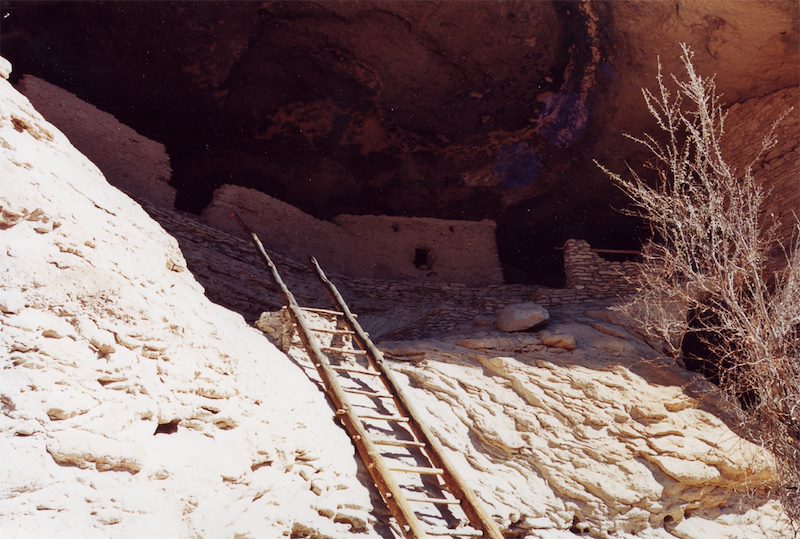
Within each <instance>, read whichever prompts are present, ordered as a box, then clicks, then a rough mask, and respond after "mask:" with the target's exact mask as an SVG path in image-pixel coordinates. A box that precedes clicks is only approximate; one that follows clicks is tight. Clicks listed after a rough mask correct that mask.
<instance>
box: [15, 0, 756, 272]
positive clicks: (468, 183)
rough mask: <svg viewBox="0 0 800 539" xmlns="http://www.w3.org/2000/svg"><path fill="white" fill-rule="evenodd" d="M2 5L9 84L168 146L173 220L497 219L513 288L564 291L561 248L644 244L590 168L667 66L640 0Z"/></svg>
mask: <svg viewBox="0 0 800 539" xmlns="http://www.w3.org/2000/svg"><path fill="white" fill-rule="evenodd" d="M626 9H627V10H629V12H625V10H626ZM630 10H633V11H630ZM2 12H3V18H2V22H0V24H2V26H0V52H2V54H3V55H4V56H5V57H7V58H9V59H10V60H11V61H12V63H13V64H14V73H13V77H14V79H12V82H13V80H18V79H19V77H21V76H23V75H26V74H31V75H35V76H37V77H40V78H42V79H45V80H46V81H48V82H51V83H53V84H56V85H58V86H60V87H62V88H64V89H66V90H68V91H70V92H73V93H74V94H76V95H77V96H79V97H80V98H82V99H84V100H86V101H88V102H90V103H92V104H94V105H95V106H97V107H98V108H100V109H102V110H104V111H107V112H109V113H111V114H113V115H114V116H116V117H117V118H118V119H119V120H120V121H122V122H123V123H125V124H127V125H130V126H131V127H133V128H134V129H136V130H137V131H138V132H140V133H142V134H143V135H145V136H147V137H150V138H152V139H154V140H157V141H159V142H161V143H163V144H164V145H165V146H166V148H167V151H168V153H169V155H170V159H171V165H172V169H173V176H172V180H171V183H172V185H173V186H174V187H176V188H177V199H176V206H177V207H178V209H182V210H186V211H192V212H199V211H201V210H202V209H203V207H205V206H206V205H207V204H208V202H209V201H210V199H211V196H212V193H213V191H214V189H215V188H217V187H219V186H220V185H222V184H225V183H233V184H238V185H242V186H246V187H252V188H256V189H258V190H261V191H263V192H265V193H267V194H269V195H272V196H274V197H277V198H279V199H281V200H284V201H286V202H288V203H290V204H292V205H295V206H296V207H298V208H300V209H302V210H303V211H306V212H308V213H310V214H312V215H314V216H316V217H319V218H325V219H328V218H331V217H333V216H335V215H337V214H342V213H350V214H385V215H400V216H420V217H439V218H447V219H468V220H472V219H493V220H495V221H496V222H497V244H498V251H499V255H500V259H501V263H502V265H503V268H504V273H505V278H506V280H507V281H508V282H523V283H538V284H545V285H551V286H560V285H562V284H563V278H564V277H563V270H562V267H563V265H562V259H561V254H560V252H559V251H558V250H557V248H558V247H560V246H561V245H562V244H563V242H564V241H565V240H567V239H569V238H582V239H586V240H588V241H589V243H590V244H592V246H594V247H598V248H615V249H636V248H638V247H639V246H640V245H641V241H642V237H643V236H644V234H645V232H646V230H645V228H644V227H643V226H642V223H640V222H639V221H637V220H635V219H633V218H631V217H628V216H626V215H623V214H622V213H621V212H620V209H621V208H623V207H624V206H625V205H626V201H625V199H624V198H623V196H622V195H621V193H620V192H618V190H617V189H616V188H615V187H614V186H613V185H612V184H611V182H610V181H609V180H608V179H607V178H606V177H605V176H604V175H603V174H602V172H601V171H599V170H598V168H597V167H596V166H595V165H594V163H593V159H598V160H599V161H601V162H603V163H605V164H608V165H609V166H611V167H612V168H616V169H621V168H622V166H623V162H624V161H628V162H631V163H634V164H635V163H637V162H641V155H640V154H638V153H637V150H635V149H633V147H632V146H631V145H630V144H629V143H628V142H626V141H625V140H624V139H622V138H621V136H620V134H621V133H622V132H632V133H637V134H638V133H639V132H640V129H641V128H642V127H643V126H647V122H646V120H643V118H646V111H644V110H643V109H644V106H643V104H642V103H641V100H640V96H639V94H638V87H637V85H638V82H639V81H640V80H647V78H648V77H651V76H652V74H653V69H652V65H654V57H653V58H649V57H648V58H646V60H647V62H648V63H649V64H650V65H649V66H648V67H647V68H642V67H641V65H640V63H641V59H636V58H633V56H632V55H633V53H632V52H631V51H630V50H629V49H630V44H629V43H627V42H624V39H626V38H630V36H626V35H624V34H623V28H622V27H623V26H624V25H623V24H622V21H624V20H625V19H624V17H633V16H637V17H651V16H658V14H653V15H645V14H642V13H640V12H639V11H636V4H635V3H629V2H620V3H616V4H613V5H611V4H606V3H594V2H590V3H577V2H569V1H567V2H559V1H555V2H544V1H543V2H504V3H497V2H493V1H483V0H480V1H476V2H445V3H422V2H390V1H378V2H321V3H319V2H260V3H256V2H202V3H200V2H38V1H26V2H17V1H12V2H9V1H5V2H3V3H2ZM662 15H663V14H662ZM476 29H480V32H477V31H476ZM662 37H663V36H661V37H659V36H655V37H654V39H656V38H659V39H660V38H662ZM668 44H669V42H667V43H666V44H663V43H662V45H660V48H656V49H655V50H656V51H658V52H660V51H661V49H665V48H666V47H667V45H668ZM649 46H650V47H651V49H652V48H654V47H655V46H654V45H652V44H650V45H649ZM637 61H639V62H640V63H637ZM632 74H635V75H636V76H633V75H632ZM650 80H652V79H650ZM633 90H636V91H633ZM737 91H739V90H737V89H734V91H732V93H733V95H734V97H735V96H736V95H737V93H736V92H737ZM745 91H746V90H741V91H739V93H740V94H742V93H743V92H745ZM626 92H627V93H626ZM620 96H622V97H620ZM625 96H629V97H630V99H626V100H623V98H624V97H625Z"/></svg>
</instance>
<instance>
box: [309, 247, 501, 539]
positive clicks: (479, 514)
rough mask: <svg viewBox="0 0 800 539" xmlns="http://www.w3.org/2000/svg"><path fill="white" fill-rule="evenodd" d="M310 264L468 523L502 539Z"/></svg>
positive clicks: (329, 284) (338, 296) (394, 379)
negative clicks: (440, 471) (458, 503)
mask: <svg viewBox="0 0 800 539" xmlns="http://www.w3.org/2000/svg"><path fill="white" fill-rule="evenodd" d="M311 265H312V266H313V267H314V270H315V271H316V272H317V277H319V279H320V281H322V283H323V284H324V285H325V289H326V290H327V292H328V294H329V295H330V297H331V299H332V300H333V301H334V303H335V304H336V305H337V307H338V308H339V310H340V311H341V312H342V313H344V317H345V319H346V320H347V322H348V323H349V324H350V326H351V327H352V328H353V331H355V335H353V338H355V339H356V341H357V342H358V344H359V345H360V346H361V347H362V348H363V349H364V350H366V351H367V353H368V354H369V356H370V358H371V359H372V361H373V363H374V365H375V367H376V368H377V369H378V370H380V372H381V373H382V374H383V375H384V376H385V377H386V380H388V382H389V384H390V386H391V387H389V388H388V389H389V390H390V391H391V392H392V393H393V394H394V395H395V401H396V403H397V405H398V408H399V409H400V411H401V412H402V413H405V415H407V416H408V417H410V418H411V419H412V422H411V423H410V424H409V426H410V427H411V428H412V430H414V434H415V435H416V436H417V438H418V439H419V440H420V441H421V442H423V443H425V444H426V445H427V446H428V447H429V448H430V450H431V451H430V453H429V455H428V456H429V458H430V460H431V463H432V464H433V465H434V466H436V467H438V468H442V469H443V470H445V474H444V475H443V476H442V478H443V479H444V481H445V483H446V484H447V486H448V488H449V490H450V492H452V493H453V495H455V497H456V498H458V499H459V500H461V501H462V504H461V507H462V508H463V509H464V513H465V514H466V515H467V518H468V519H469V522H470V524H471V525H472V526H473V527H474V528H476V529H479V530H483V531H484V532H485V533H486V537H487V538H488V539H503V535H502V534H501V533H500V530H499V529H498V527H497V524H495V522H494V521H493V520H492V519H491V518H489V516H488V515H487V514H486V513H485V511H484V510H483V508H482V507H481V505H480V502H479V501H478V498H477V496H475V493H474V492H473V491H472V489H470V488H469V486H468V485H467V484H466V483H465V482H464V481H463V479H461V476H460V475H459V474H458V472H457V471H456V469H455V467H454V466H453V464H452V463H451V462H450V460H449V459H448V458H447V457H446V456H445V453H444V449H443V448H442V446H441V444H440V443H439V440H437V439H436V437H434V436H433V433H432V432H431V431H430V430H429V429H428V427H427V426H425V422H424V421H423V418H422V415H421V414H420V413H419V410H418V409H417V407H416V406H415V405H414V403H413V402H412V401H411V399H410V398H409V397H408V395H407V394H406V393H405V391H404V390H403V388H402V386H401V385H400V383H399V380H398V379H397V376H396V375H395V374H394V373H393V372H392V371H391V370H390V369H389V368H388V366H387V365H386V363H385V361H384V359H383V354H382V353H381V351H380V350H378V348H377V347H376V346H375V345H374V344H373V342H372V340H371V339H370V338H369V335H367V333H366V332H365V331H364V329H363V328H362V327H361V325H360V324H359V323H358V320H356V318H355V317H354V316H353V313H352V312H350V309H349V308H348V306H347V303H345V301H344V298H343V297H342V295H341V294H340V293H339V291H338V290H337V289H336V286H334V284H333V283H332V282H331V281H330V280H329V279H328V278H327V277H326V276H325V273H324V272H323V271H322V268H321V267H320V266H319V264H318V263H317V260H316V259H315V258H314V257H312V258H311Z"/></svg>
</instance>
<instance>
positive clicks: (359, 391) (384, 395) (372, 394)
mask: <svg viewBox="0 0 800 539" xmlns="http://www.w3.org/2000/svg"><path fill="white" fill-rule="evenodd" d="M342 391H344V392H345V393H353V394H354V395H366V396H367V397H375V398H377V399H393V398H394V395H392V394H391V393H381V392H380V391H367V390H366V389H342Z"/></svg>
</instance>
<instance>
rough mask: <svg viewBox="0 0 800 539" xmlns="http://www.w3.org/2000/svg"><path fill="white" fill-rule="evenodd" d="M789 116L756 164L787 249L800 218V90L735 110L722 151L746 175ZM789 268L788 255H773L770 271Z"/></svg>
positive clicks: (768, 206)
mask: <svg viewBox="0 0 800 539" xmlns="http://www.w3.org/2000/svg"><path fill="white" fill-rule="evenodd" d="M792 107H794V108H793V110H791V112H788V111H789V109H791V108H792ZM787 112H788V114H787V115H786V117H785V118H784V119H783V121H782V122H781V123H780V124H779V125H778V126H777V129H776V131H775V135H776V136H777V139H778V142H777V145H776V146H775V148H773V149H772V150H771V151H770V152H769V153H767V154H766V155H765V156H764V157H763V159H761V160H760V161H759V162H758V163H756V164H755V166H754V169H753V175H754V176H755V178H756V180H758V181H759V182H760V184H761V185H762V186H763V187H764V188H765V189H767V191H768V194H767V197H766V201H765V206H766V211H767V215H768V216H769V217H770V218H771V217H772V216H774V217H775V218H776V219H777V220H778V222H779V228H778V235H779V237H780V238H781V240H782V241H783V242H784V244H785V245H787V246H788V244H789V243H790V240H791V238H792V236H793V234H795V223H796V222H797V221H796V216H800V88H798V87H797V86H794V87H791V88H786V89H784V90H779V91H777V92H774V93H771V94H768V95H766V96H762V97H754V98H752V99H748V100H747V101H745V102H743V103H737V104H735V105H733V106H732V107H731V108H730V109H729V111H728V118H727V120H726V122H725V136H724V137H723V151H724V152H725V156H726V157H727V158H728V160H729V162H730V164H731V165H732V166H734V167H735V168H736V169H738V170H739V171H740V172H741V171H743V170H744V168H745V167H746V166H747V165H748V164H750V162H751V161H752V160H753V159H754V158H755V156H756V155H758V152H759V151H760V149H761V140H762V138H763V136H764V135H765V134H766V133H767V131H768V130H769V128H770V126H771V125H772V123H773V122H775V121H776V120H777V119H778V118H779V117H780V116H781V115H782V114H785V113H787ZM784 263H785V258H784V256H783V251H782V250H781V249H780V247H777V248H776V249H775V251H774V252H772V253H771V256H770V269H773V270H775V269H778V268H779V267H781V266H783V265H784Z"/></svg>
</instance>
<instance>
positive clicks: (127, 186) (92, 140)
mask: <svg viewBox="0 0 800 539" xmlns="http://www.w3.org/2000/svg"><path fill="white" fill-rule="evenodd" d="M17 90H18V91H19V92H20V93H22V94H23V95H24V96H25V97H27V98H28V100H29V101H30V102H31V104H33V106H34V107H36V110H38V111H39V112H40V113H41V114H42V115H43V116H44V117H45V118H47V120H48V121H49V122H51V123H52V124H53V125H55V126H56V127H58V129H60V130H61V132H63V133H64V134H65V135H66V136H67V138H68V139H69V141H70V142H71V143H72V144H73V146H75V147H76V148H77V149H78V150H80V152H81V153H82V154H84V155H86V156H87V157H88V158H89V159H90V160H91V161H92V163H94V164H95V165H97V168H99V169H100V171H101V172H102V173H103V175H104V176H105V177H106V179H107V180H108V182H109V183H110V184H111V185H113V186H114V187H117V188H119V189H122V190H123V191H125V192H126V193H128V194H130V195H133V196H135V197H136V198H144V199H146V200H149V201H151V202H153V203H154V204H158V205H159V206H166V207H169V208H171V207H173V206H174V205H175V188H173V187H172V186H170V185H169V184H168V182H169V180H170V178H171V176H172V168H171V166H170V162H169V155H167V151H166V149H165V148H164V145H163V144H160V143H158V142H156V141H154V140H150V139H149V138H147V137H144V136H142V135H140V134H139V133H137V132H136V131H134V130H133V129H131V128H130V127H128V126H127V125H125V124H122V123H120V122H119V121H118V120H117V119H116V118H115V117H114V116H112V115H111V114H108V113H107V112H103V111H102V110H100V109H98V108H97V107H95V106H94V105H91V104H89V103H87V102H86V101H83V100H82V99H80V98H78V97H77V96H76V95H74V94H71V93H70V92H68V91H66V90H63V89H61V88H59V87H58V86H54V85H52V84H50V83H49V82H46V81H44V80H42V79H38V78H36V77H33V76H31V75H25V76H24V77H23V78H22V80H21V81H20V82H19V84H18V85H17Z"/></svg>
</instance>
